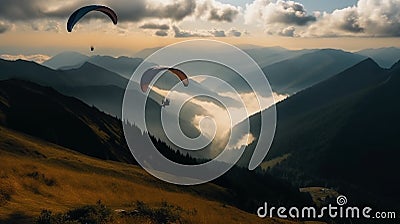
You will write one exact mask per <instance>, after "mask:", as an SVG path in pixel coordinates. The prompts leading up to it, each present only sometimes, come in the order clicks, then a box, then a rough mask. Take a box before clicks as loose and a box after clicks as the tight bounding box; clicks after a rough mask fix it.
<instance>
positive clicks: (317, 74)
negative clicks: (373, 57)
mask: <svg viewBox="0 0 400 224" xmlns="http://www.w3.org/2000/svg"><path fill="white" fill-rule="evenodd" d="M365 58H366V57H365V56H360V55H357V54H353V53H349V52H345V51H341V50H334V49H323V50H317V51H313V52H311V53H306V54H302V55H300V56H296V57H293V58H290V59H287V60H284V61H281V62H278V63H275V64H272V65H269V66H266V67H264V68H263V71H264V73H265V75H266V76H267V78H268V81H269V82H270V84H271V87H272V89H273V90H274V91H276V92H278V93H282V94H289V95H292V94H294V93H296V92H299V91H301V90H303V89H306V88H308V87H311V86H313V85H315V84H317V83H319V82H321V81H324V80H326V79H328V78H330V77H332V76H334V75H336V74H338V73H340V72H342V71H344V70H345V69H347V68H350V67H352V66H353V65H355V64H357V63H358V62H361V61H362V60H364V59H365Z"/></svg>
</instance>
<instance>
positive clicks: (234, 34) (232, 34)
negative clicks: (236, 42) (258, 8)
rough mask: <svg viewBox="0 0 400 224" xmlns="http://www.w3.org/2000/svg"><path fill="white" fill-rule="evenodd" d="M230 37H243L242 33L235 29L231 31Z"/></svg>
mask: <svg viewBox="0 0 400 224" xmlns="http://www.w3.org/2000/svg"><path fill="white" fill-rule="evenodd" d="M228 35H229V36H233V37H240V36H242V32H240V31H238V30H236V29H235V28H232V29H231V30H229V32H228Z"/></svg>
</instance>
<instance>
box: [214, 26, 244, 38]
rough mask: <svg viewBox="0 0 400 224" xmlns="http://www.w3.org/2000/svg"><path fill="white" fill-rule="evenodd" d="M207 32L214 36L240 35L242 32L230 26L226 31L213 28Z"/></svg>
mask: <svg viewBox="0 0 400 224" xmlns="http://www.w3.org/2000/svg"><path fill="white" fill-rule="evenodd" d="M209 33H210V34H211V35H212V36H214V37H228V36H230V37H240V36H242V32H240V31H238V30H236V29H235V28H231V29H230V30H228V31H225V30H217V29H214V30H212V31H209Z"/></svg>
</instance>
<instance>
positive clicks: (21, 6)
mask: <svg viewBox="0 0 400 224" xmlns="http://www.w3.org/2000/svg"><path fill="white" fill-rule="evenodd" d="M85 4H96V1H93V0H88V1H86V3H85ZM103 4H105V5H108V6H110V7H111V8H113V9H114V10H115V11H116V12H117V13H118V18H119V20H120V21H121V22H138V21H141V20H143V19H145V18H167V19H172V20H174V21H180V20H182V19H184V18H185V17H187V16H190V15H192V14H193V13H194V12H195V9H196V1H195V0H175V1H171V2H167V3H155V2H154V1H146V0H135V1H132V0H118V1H114V0H106V1H103ZM2 5H3V6H6V7H1V8H0V18H3V19H8V20H14V21H15V20H17V21H25V20H33V19H44V18H67V17H68V16H69V15H70V14H72V12H74V11H75V10H76V9H77V8H79V7H81V6H82V1H78V0H70V1H59V0H49V1H46V0H2ZM93 17H95V18H106V17H104V16H102V15H100V14H99V15H97V14H96V15H93Z"/></svg>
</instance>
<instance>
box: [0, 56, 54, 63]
mask: <svg viewBox="0 0 400 224" xmlns="http://www.w3.org/2000/svg"><path fill="white" fill-rule="evenodd" d="M0 58H2V59H4V60H8V61H16V60H19V59H21V60H25V61H34V62H36V63H39V64H41V63H43V62H45V61H47V60H49V59H50V56H48V55H43V54H35V55H22V54H20V55H9V54H2V55H0Z"/></svg>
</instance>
